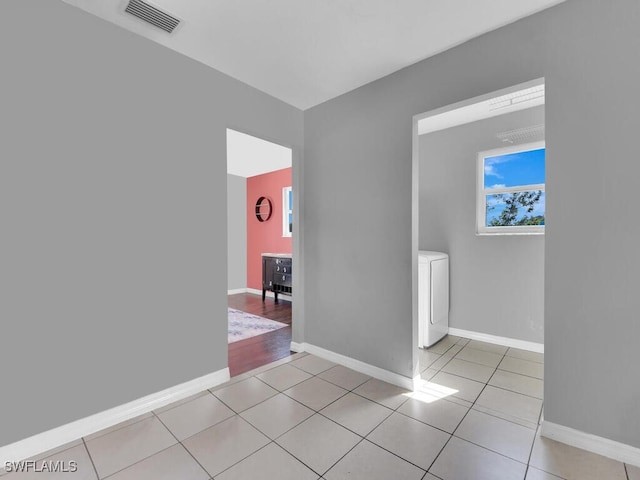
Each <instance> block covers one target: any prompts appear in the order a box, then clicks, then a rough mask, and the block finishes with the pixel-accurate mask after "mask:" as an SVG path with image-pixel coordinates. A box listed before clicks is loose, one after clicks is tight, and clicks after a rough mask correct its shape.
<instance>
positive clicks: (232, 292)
mask: <svg viewBox="0 0 640 480" xmlns="http://www.w3.org/2000/svg"><path fill="white" fill-rule="evenodd" d="M238 293H247V289H246V288H232V289H231V290H227V295H236V294H238Z"/></svg>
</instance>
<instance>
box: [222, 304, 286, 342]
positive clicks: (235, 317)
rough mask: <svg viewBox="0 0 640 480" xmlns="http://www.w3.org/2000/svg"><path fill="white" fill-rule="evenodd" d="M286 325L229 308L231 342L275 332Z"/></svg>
mask: <svg viewBox="0 0 640 480" xmlns="http://www.w3.org/2000/svg"><path fill="white" fill-rule="evenodd" d="M286 326H287V324H286V323H282V322H276V321H275V320H269V319H268V318H263V317H259V316H258V315H252V314H250V313H247V312H243V311H242V310H235V309H233V308H229V343H233V342H237V341H239V340H245V339H247V338H251V337H255V336H256V335H262V334H263V333H267V332H273V331H274V330H278V329H279V328H283V327H286Z"/></svg>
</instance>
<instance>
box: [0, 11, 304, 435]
mask: <svg viewBox="0 0 640 480" xmlns="http://www.w3.org/2000/svg"><path fill="white" fill-rule="evenodd" d="M0 16H1V17H2V18H4V19H11V20H10V21H7V22H5V25H4V27H3V28H2V29H0V58H2V86H1V90H0V96H1V98H0V104H1V105H2V108H1V109H0V132H2V133H1V135H2V141H1V142H0V159H1V161H0V196H1V202H0V219H1V224H2V236H1V240H0V265H2V267H1V268H0V319H1V320H2V338H3V341H2V346H1V347H0V372H1V374H2V385H3V386H2V394H1V401H0V425H1V426H2V427H1V428H0V445H5V444H8V443H12V442H14V441H17V440H20V439H22V438H24V437H27V436H29V435H32V434H36V433H39V432H42V431H44V430H47V429H49V428H52V427H56V426H59V425H62V424H65V423H67V422H69V421H73V420H76V419H79V418H82V417H84V416H86V415H89V414H93V413H96V412H99V411H103V410H105V409H108V408H111V407H114V406H117V405H120V404H122V403H125V402H128V401H131V400H134V399H136V398H139V397H141V396H144V395H147V394H150V393H153V392H156V391H159V390H161V389H164V388H168V387H170V386H174V385H176V384H179V383H181V382H185V381H188V380H191V379H194V378H196V377H199V376H201V375H205V374H208V373H211V372H214V371H218V370H220V369H223V368H225V367H226V366H227V326H226V325H227V313H226V305H227V299H226V292H227V274H226V260H225V258H224V255H225V254H226V251H227V245H226V243H227V233H226V229H225V228H224V227H222V228H221V225H226V210H227V209H226V173H227V172H226V170H227V167H226V146H225V145H226V140H225V135H226V128H227V127H228V126H230V127H231V126H235V127H237V128H242V130H243V131H248V132H254V133H256V134H258V135H260V136H262V137H264V138H271V139H273V140H274V141H278V142H280V143H283V144H287V145H292V146H294V148H295V149H297V150H299V149H300V148H301V145H302V126H303V117H302V112H301V111H299V110H297V109H294V108H292V107H290V106H288V105H286V104H284V103H282V102H280V101H277V100H275V99H274V98H272V97H269V96H266V95H264V94H262V93H260V92H258V91H256V90H254V89H252V88H249V87H248V86H246V85H244V84H241V83H239V82H237V81H234V80H231V79H230V78H228V77H226V76H224V75H222V74H219V73H217V72H215V71H213V70H211V69H210V68H207V67H205V66H204V65H202V64H200V63H198V62H195V61H192V60H189V59H187V58H186V57H183V56H181V55H179V54H177V53H175V52H172V51H170V50H168V49H166V48H163V47H161V46H159V45H156V44H154V43H152V42H150V41H148V40H145V39H143V38H140V37H137V36H135V35H134V34H132V33H129V32H127V31H125V30H122V29H120V28H118V27H116V26H114V25H111V24H108V23H106V22H104V21H102V20H99V19H97V18H95V17H93V16H91V15H89V14H86V13H84V12H82V11H80V10H78V9H75V8H73V7H70V6H68V5H66V4H63V3H62V2H53V1H51V0H3V1H2V2H0Z"/></svg>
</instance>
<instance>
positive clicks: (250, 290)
mask: <svg viewBox="0 0 640 480" xmlns="http://www.w3.org/2000/svg"><path fill="white" fill-rule="evenodd" d="M247 293H253V294H254V295H262V290H258V289H256V288H247ZM266 296H267V297H269V298H275V295H274V294H273V292H271V291H267V292H266ZM278 298H279V299H280V298H281V299H282V300H287V301H289V302H291V301H293V296H292V295H287V294H284V293H278Z"/></svg>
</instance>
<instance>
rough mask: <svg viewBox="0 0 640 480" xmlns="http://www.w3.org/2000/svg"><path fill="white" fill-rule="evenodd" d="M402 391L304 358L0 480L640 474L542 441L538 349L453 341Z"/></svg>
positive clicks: (456, 479) (582, 478)
mask: <svg viewBox="0 0 640 480" xmlns="http://www.w3.org/2000/svg"><path fill="white" fill-rule="evenodd" d="M420 362H421V363H420V364H421V368H422V370H423V373H422V378H423V382H424V385H423V388H422V389H421V391H420V392H415V393H414V392H408V391H406V390H403V389H401V388H398V387H396V386H393V385H390V384H388V383H385V382H381V381H379V380H376V379H372V378H370V377H368V376H366V375H363V374H361V373H358V372H355V371H353V370H350V369H348V368H345V367H343V366H340V365H336V364H334V363H331V362H329V361H327V360H323V359H320V358H318V357H315V356H313V355H306V354H297V355H294V356H292V357H289V358H286V359H283V360H280V361H278V362H275V363H273V364H271V365H267V366H265V367H262V368H260V369H258V370H256V371H253V372H250V373H247V374H245V375H242V376H240V377H236V378H234V379H232V380H231V381H230V382H227V383H226V384H224V385H221V386H219V387H216V388H215V389H211V390H210V391H205V392H202V393H200V394H198V395H194V396H193V397H190V398H188V399H186V400H183V401H181V402H177V403H176V404H172V405H169V406H167V407H164V408H161V409H159V410H157V411H155V412H153V413H150V414H146V415H143V416H141V417H138V418H136V419H133V420H130V421H128V422H125V423H123V424H121V425H117V426H115V427H112V428H110V429H107V430H105V431H102V432H98V433H97V434H94V435H91V436H89V437H86V438H84V439H82V440H79V441H77V442H73V443H72V444H69V445H66V446H64V447H61V448H58V449H56V451H54V452H49V453H48V454H43V455H41V456H39V458H38V460H40V461H43V460H47V461H50V462H51V461H57V460H61V461H66V462H69V461H71V460H73V461H76V462H78V472H77V473H74V474H69V473H67V474H64V473H56V474H54V473H51V474H47V473H34V472H32V473H29V474H25V473H22V474H21V473H9V474H6V475H2V472H3V471H2V470H0V476H2V480H14V479H17V478H23V479H31V478H34V479H40V480H48V479H54V480H59V479H71V478H73V479H82V480H85V479H86V480H96V479H100V480H102V479H109V480H128V479H130V480H146V479H154V480H170V479H195V480H200V479H202V480H209V479H216V480H217V479H224V480H232V479H237V480H244V479H258V478H259V479H278V480H281V479H282V480H287V479H291V480H298V479H302V480H305V479H310V480H318V479H324V480H339V479H346V478H349V479H363V480H364V479H367V480H370V479H372V480H376V479H384V480H387V479H416V480H421V479H422V480H434V479H442V480H464V479H472V480H482V479H489V480H502V479H505V480H507V479H519V480H522V479H525V478H526V479H527V480H558V479H565V480H574V479H579V480H590V479H594V480H603V479H607V480H616V479H620V480H640V468H637V467H633V466H630V465H624V464H623V463H620V462H616V461H614V460H610V459H608V458H605V457H601V456H598V455H594V454H592V453H588V452H585V451H583V450H579V449H577V448H573V447H569V446H567V445H563V444H560V443H557V442H554V441H552V440H548V439H545V438H542V437H540V435H539V422H540V417H541V413H542V398H543V391H542V388H543V376H544V364H543V356H542V355H540V354H535V353H531V352H526V351H522V350H516V349H512V348H507V347H501V346H497V345H491V344H487V343H482V342H477V341H473V340H472V341H468V340H466V339H462V338H456V337H447V338H445V339H444V340H443V341H441V342H440V343H438V344H437V345H435V346H434V347H433V348H431V349H429V350H428V351H422V350H421V351H420Z"/></svg>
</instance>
